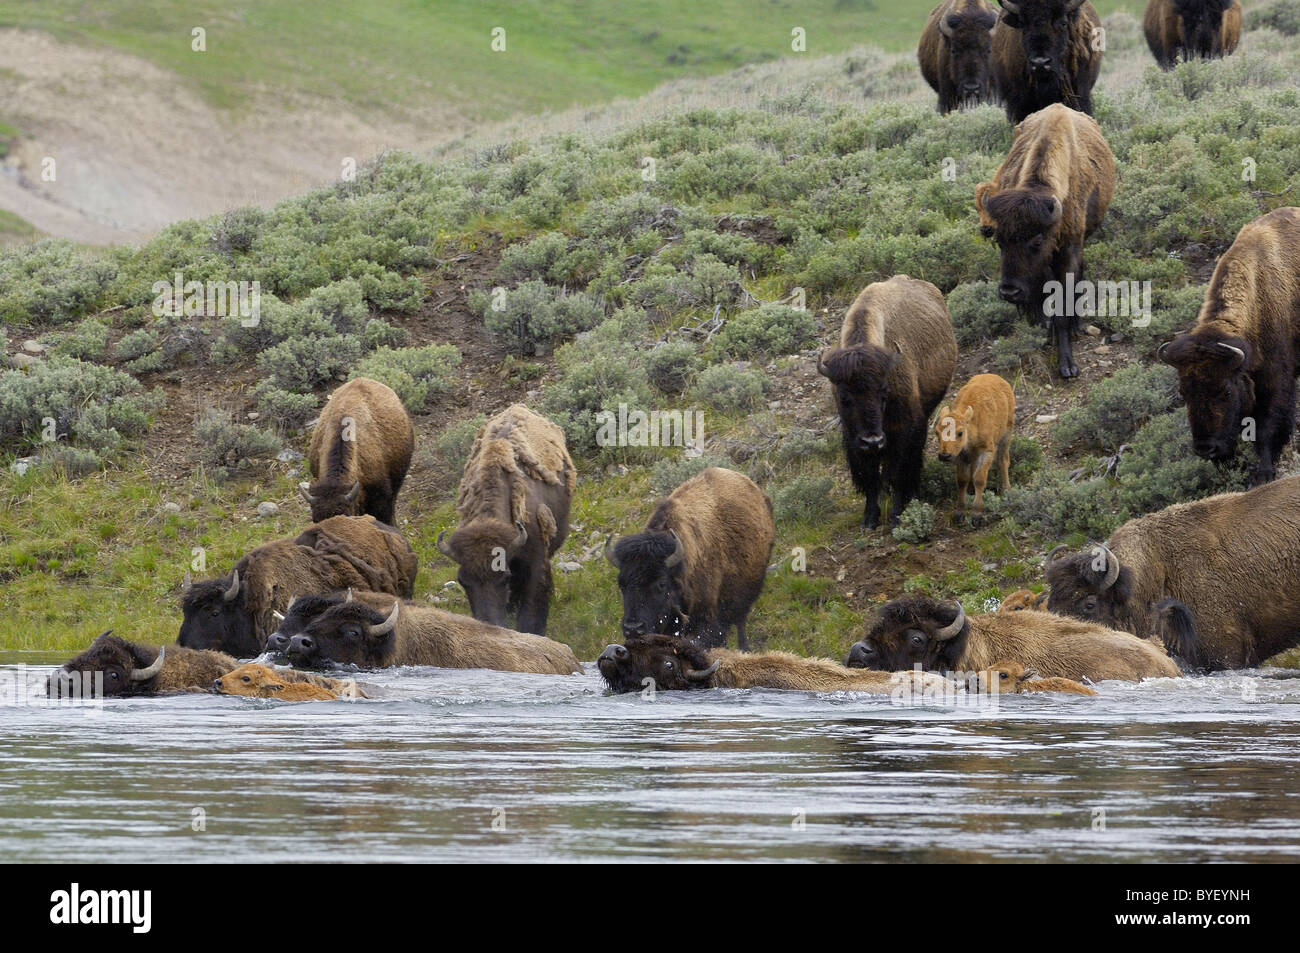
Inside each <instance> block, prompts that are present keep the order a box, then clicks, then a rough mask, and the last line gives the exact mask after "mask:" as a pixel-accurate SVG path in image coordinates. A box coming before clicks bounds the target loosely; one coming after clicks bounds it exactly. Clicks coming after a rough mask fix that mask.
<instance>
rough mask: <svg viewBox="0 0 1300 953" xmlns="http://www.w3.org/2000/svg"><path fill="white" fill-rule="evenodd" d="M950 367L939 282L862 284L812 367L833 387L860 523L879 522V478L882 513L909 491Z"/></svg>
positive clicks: (899, 507) (953, 358)
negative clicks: (887, 501) (885, 499)
mask: <svg viewBox="0 0 1300 953" xmlns="http://www.w3.org/2000/svg"><path fill="white" fill-rule="evenodd" d="M956 368H957V340H956V338H955V337H954V336H953V333H952V319H951V318H950V317H949V316H948V306H947V304H946V303H945V302H944V299H943V295H942V294H941V293H940V291H939V289H938V288H936V287H935V286H934V285H932V284H930V283H929V282H928V281H918V280H917V279H915V278H909V277H907V276H906V275H895V276H894V277H892V278H890V279H889V280H888V281H878V282H875V283H874V284H870V285H867V287H866V288H864V289H863V290H862V292H861V293H860V294H859V295H858V297H857V298H856V299H855V300H854V302H853V304H852V305H851V306H850V307H849V310H848V313H847V314H845V316H844V323H843V325H842V326H841V328H840V346H839V347H838V348H831V349H829V350H827V351H824V352H823V353H822V356H821V360H820V361H819V362H818V370H819V371H821V373H822V374H824V375H825V376H826V377H827V378H828V379H829V380H830V382H831V384H832V386H833V388H834V395H835V406H836V409H837V410H838V411H839V414H840V429H841V436H842V439H843V443H844V456H845V459H846V461H847V462H848V466H849V475H850V476H851V477H852V479H853V485H854V486H855V487H856V488H857V489H858V491H859V492H860V493H863V494H864V495H865V496H866V504H865V506H864V509H863V513H862V525H863V526H865V527H866V528H868V529H875V528H876V527H877V526H878V525H879V522H880V516H881V513H880V500H879V494H880V485H881V482H882V477H883V482H884V483H885V484H886V487H887V488H888V489H889V491H890V492H891V494H892V496H893V506H892V508H891V511H890V515H889V520H890V523H891V525H897V524H898V518H899V516H900V515H901V514H902V512H903V510H904V508H906V506H907V504H908V502H909V501H910V500H911V499H912V497H913V496H915V495H916V492H917V490H918V489H919V488H920V482H921V465H922V462H923V461H922V457H923V454H924V451H925V436H926V427H927V425H928V423H929V419H930V414H931V413H933V412H934V408H935V407H937V406H938V405H939V401H941V400H943V395H944V394H945V393H947V391H948V386H949V384H951V383H952V375H953V372H954V371H955V370H956Z"/></svg>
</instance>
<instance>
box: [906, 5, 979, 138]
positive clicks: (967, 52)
mask: <svg viewBox="0 0 1300 953" xmlns="http://www.w3.org/2000/svg"><path fill="white" fill-rule="evenodd" d="M997 22H998V15H997V13H996V12H994V10H993V8H992V7H991V6H989V3H988V0H944V2H943V3H941V4H939V5H938V6H937V7H935V8H934V9H933V10H931V11H930V18H929V19H928V20H926V21H925V29H924V30H922V31H921V42H920V44H919V45H918V46H917V50H916V58H917V59H918V60H919V61H920V64H921V75H922V76H924V77H925V81H926V82H927V83H929V84H930V88H931V89H933V90H934V91H935V92H936V93H938V94H939V112H941V113H947V112H952V110H954V109H959V108H961V107H962V106H965V105H972V104H975V103H981V102H987V101H988V99H989V95H990V92H989V39H990V34H991V33H992V32H993V26H994V24H996V23H997Z"/></svg>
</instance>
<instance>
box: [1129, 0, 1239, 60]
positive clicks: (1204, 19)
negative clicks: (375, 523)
mask: <svg viewBox="0 0 1300 953" xmlns="http://www.w3.org/2000/svg"><path fill="white" fill-rule="evenodd" d="M1142 32H1144V33H1145V34H1146V37H1147V46H1149V47H1151V54H1152V55H1153V56H1154V57H1155V58H1156V62H1157V63H1159V64H1160V68H1161V69H1166V70H1168V69H1173V68H1174V64H1175V63H1176V62H1178V60H1179V58H1181V59H1182V60H1183V61H1184V62H1186V61H1187V60H1190V59H1194V58H1199V59H1205V60H1209V59H1218V58H1219V57H1222V56H1227V55H1228V54H1229V53H1231V52H1233V51H1234V50H1235V49H1236V48H1237V44H1238V43H1239V42H1240V41H1241V2H1240V0H1147V9H1146V13H1145V14H1144V15H1143V17H1142Z"/></svg>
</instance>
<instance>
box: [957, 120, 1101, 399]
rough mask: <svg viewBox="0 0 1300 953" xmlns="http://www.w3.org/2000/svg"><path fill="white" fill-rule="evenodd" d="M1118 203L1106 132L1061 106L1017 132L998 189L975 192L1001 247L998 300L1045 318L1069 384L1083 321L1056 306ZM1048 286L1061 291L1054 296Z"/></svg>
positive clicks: (992, 185)
mask: <svg viewBox="0 0 1300 953" xmlns="http://www.w3.org/2000/svg"><path fill="white" fill-rule="evenodd" d="M1114 196H1115V158H1114V156H1113V155H1112V154H1111V151H1110V146H1108V145H1107V144H1106V139H1105V137H1104V136H1102V134H1101V128H1100V127H1099V126H1098V125H1097V122H1096V120H1095V119H1093V118H1092V117H1091V116H1085V115H1084V114H1083V113H1081V112H1076V111H1075V110H1073V109H1070V108H1068V107H1066V106H1062V105H1060V104H1057V105H1054V106H1048V107H1047V108H1046V109H1042V110H1040V111H1039V112H1036V113H1034V114H1033V115H1032V116H1030V117H1029V118H1028V119H1026V120H1025V121H1024V122H1022V123H1020V124H1019V125H1018V126H1016V128H1015V134H1014V138H1013V140H1012V143H1011V151H1010V152H1008V153H1007V157H1006V159H1004V160H1003V162H1002V165H1000V166H999V167H998V171H997V172H996V173H995V174H994V176H993V181H992V182H982V183H980V184H979V185H978V186H976V188H975V207H976V210H977V211H978V212H979V215H980V222H981V231H983V233H984V234H985V236H986V237H989V238H992V239H993V240H994V241H996V242H997V244H998V248H999V250H1000V252H1001V256H1002V280H1001V284H1000V285H999V286H998V294H999V295H1000V296H1001V297H1002V299H1003V300H1005V301H1010V302H1011V303H1012V304H1015V305H1016V306H1017V307H1018V308H1020V309H1021V310H1022V311H1024V312H1026V313H1027V314H1030V315H1036V314H1041V315H1043V317H1044V321H1045V324H1046V327H1047V332H1048V339H1049V343H1050V342H1051V340H1053V339H1054V340H1055V341H1056V345H1057V368H1058V370H1059V371H1060V373H1061V376H1062V377H1064V378H1071V377H1076V376H1078V374H1079V368H1078V365H1076V364H1075V363H1074V354H1073V352H1072V351H1071V346H1070V341H1071V339H1072V338H1073V337H1074V336H1075V335H1076V334H1077V333H1078V329H1079V316H1078V315H1077V314H1074V313H1073V311H1074V308H1073V307H1072V305H1073V302H1072V301H1071V302H1068V304H1069V305H1071V306H1070V307H1066V308H1061V307H1053V302H1054V301H1055V302H1057V303H1059V302H1060V299H1061V294H1060V289H1064V288H1066V287H1073V286H1074V283H1075V282H1077V281H1078V280H1079V279H1081V278H1082V277H1083V242H1084V239H1086V238H1087V237H1088V236H1089V235H1091V234H1092V233H1093V232H1094V231H1096V229H1097V227H1098V226H1099V225H1100V224H1101V220H1102V218H1103V217H1104V216H1105V214H1106V209H1107V208H1109V207H1110V202H1111V199H1112V198H1114ZM1071 276H1072V277H1071ZM1051 282H1056V283H1057V289H1058V290H1057V293H1055V294H1053V293H1051V292H1052V289H1051V285H1050V283H1051ZM1049 311H1050V312H1052V313H1050V314H1049V313H1048V312H1049ZM1060 311H1065V312H1066V313H1057V312H1060Z"/></svg>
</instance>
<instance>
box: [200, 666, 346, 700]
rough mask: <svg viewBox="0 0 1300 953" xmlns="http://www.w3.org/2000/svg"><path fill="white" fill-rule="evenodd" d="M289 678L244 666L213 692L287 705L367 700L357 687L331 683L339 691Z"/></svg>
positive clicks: (221, 680) (217, 682)
mask: <svg viewBox="0 0 1300 953" xmlns="http://www.w3.org/2000/svg"><path fill="white" fill-rule="evenodd" d="M286 674H289V675H297V674H298V673H296V672H294V673H282V672H277V671H275V670H274V669H270V668H267V667H266V666H265V665H253V664H251V663H250V664H248V665H241V666H239V668H237V669H234V670H233V671H230V672H227V673H226V674H225V675H222V676H221V677H220V678H218V679H215V680H214V681H213V682H212V690H213V691H215V692H217V693H218V694H221V695H243V696H245V697H247V698H278V699H280V700H281V701H286V702H306V701H337V700H338V699H339V698H341V697H342V698H364V697H365V696H364V695H363V694H362V693H361V691H360V689H358V688H357V683H356V682H354V681H339V680H337V679H331V681H333V682H334V685H335V687H333V688H330V687H326V686H325V685H322V684H319V683H316V682H308V681H300V680H298V679H296V678H285V677H284V676H285V675H286Z"/></svg>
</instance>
